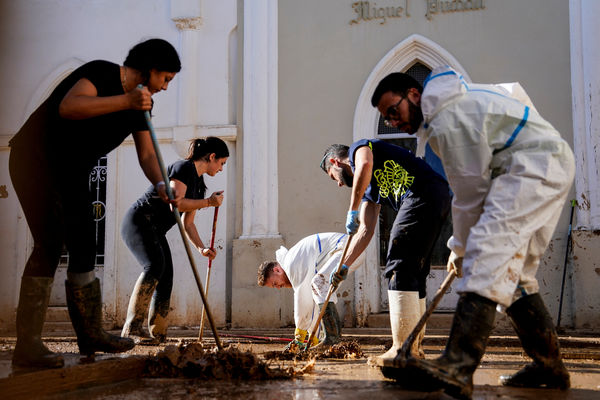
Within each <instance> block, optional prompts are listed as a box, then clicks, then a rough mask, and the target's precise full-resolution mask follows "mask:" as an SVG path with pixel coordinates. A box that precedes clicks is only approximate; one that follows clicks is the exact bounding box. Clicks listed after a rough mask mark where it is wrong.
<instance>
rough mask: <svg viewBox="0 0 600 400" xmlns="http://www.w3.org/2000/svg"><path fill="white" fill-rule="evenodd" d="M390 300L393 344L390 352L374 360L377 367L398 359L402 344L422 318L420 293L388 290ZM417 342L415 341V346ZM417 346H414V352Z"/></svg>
mask: <svg viewBox="0 0 600 400" xmlns="http://www.w3.org/2000/svg"><path fill="white" fill-rule="evenodd" d="M388 300H389V306H390V326H391V328H392V340H393V344H392V347H391V348H390V349H389V350H388V351H386V352H385V353H384V354H382V355H380V356H378V357H376V358H375V360H373V361H374V363H375V365H379V366H382V365H383V363H384V360H386V359H389V360H390V361H391V360H393V359H394V358H395V357H396V355H397V354H398V350H400V348H402V344H403V343H404V341H405V340H406V338H407V337H408V335H410V332H411V331H412V330H413V328H414V327H415V325H417V322H419V318H421V307H420V305H419V292H405V291H399V290H388ZM416 342H417V341H416V340H415V345H416ZM415 345H413V350H412V351H413V352H414V349H415Z"/></svg>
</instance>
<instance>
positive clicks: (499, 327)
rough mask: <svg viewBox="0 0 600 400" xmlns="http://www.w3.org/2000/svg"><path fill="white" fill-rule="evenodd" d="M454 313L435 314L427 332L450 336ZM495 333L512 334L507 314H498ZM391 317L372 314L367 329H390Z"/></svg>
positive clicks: (368, 318) (428, 322) (428, 324)
mask: <svg viewBox="0 0 600 400" xmlns="http://www.w3.org/2000/svg"><path fill="white" fill-rule="evenodd" d="M453 317H454V313H453V312H445V311H444V312H434V313H433V314H431V317H429V320H428V321H427V328H426V329H427V332H428V333H434V334H440V335H442V334H449V333H450V328H451V326H452V318H453ZM494 324H495V326H494V333H510V332H513V328H512V326H511V324H510V321H509V320H508V318H507V317H506V314H501V313H496V319H495V321H494ZM389 326H390V316H389V313H387V312H383V313H377V314H370V315H369V316H368V317H367V327H369V328H389Z"/></svg>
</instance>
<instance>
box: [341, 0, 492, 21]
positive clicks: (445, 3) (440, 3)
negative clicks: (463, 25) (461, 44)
mask: <svg viewBox="0 0 600 400" xmlns="http://www.w3.org/2000/svg"><path fill="white" fill-rule="evenodd" d="M411 1H416V0H396V1H387V2H385V0H381V1H380V2H375V1H356V2H353V3H352V11H353V12H354V14H355V15H354V18H353V19H352V20H350V25H356V24H360V23H361V22H378V23H379V24H380V25H383V24H385V23H386V22H388V21H390V20H393V19H399V18H402V17H404V18H409V17H410V16H411V13H410V10H409V8H410V4H411ZM422 1H425V6H426V7H425V9H426V12H425V18H427V20H428V21H431V20H433V17H434V16H435V15H437V14H447V13H454V12H466V11H479V10H484V9H485V3H484V0H422Z"/></svg>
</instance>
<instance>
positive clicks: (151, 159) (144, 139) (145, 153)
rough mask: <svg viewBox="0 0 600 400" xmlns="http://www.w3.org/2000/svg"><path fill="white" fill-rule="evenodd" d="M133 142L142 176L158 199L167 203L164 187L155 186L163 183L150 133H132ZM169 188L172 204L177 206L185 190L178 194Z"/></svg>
mask: <svg viewBox="0 0 600 400" xmlns="http://www.w3.org/2000/svg"><path fill="white" fill-rule="evenodd" d="M133 140H134V142H135V150H136V151H137V156H138V162H139V164H140V167H142V171H144V175H146V178H148V180H149V181H150V182H151V183H152V184H153V185H154V186H155V187H156V190H157V191H158V195H159V196H160V198H161V199H162V200H163V201H164V202H169V197H168V196H167V191H166V186H165V185H158V186H157V185H156V184H157V183H159V182H163V176H162V172H161V171H160V166H159V164H158V157H157V156H156V152H155V151H154V146H153V144H152V137H151V136H150V131H139V132H134V133H133ZM171 188H172V189H173V192H174V193H173V196H174V197H175V200H173V203H175V204H177V202H178V201H179V200H180V199H181V197H182V196H184V195H185V190H184V191H181V192H180V191H178V190H177V188H176V187H174V186H173V185H172V186H171Z"/></svg>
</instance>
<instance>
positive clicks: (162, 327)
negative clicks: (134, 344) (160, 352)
mask: <svg viewBox="0 0 600 400" xmlns="http://www.w3.org/2000/svg"><path fill="white" fill-rule="evenodd" d="M169 306H170V301H169V299H166V300H165V299H159V298H158V296H157V293H154V296H153V297H152V302H151V303H150V311H149V313H148V330H149V331H150V339H149V340H145V341H143V342H142V343H146V342H148V343H156V344H158V343H164V342H165V341H166V340H167V328H168V327H169V323H168V321H167V316H168V315H169Z"/></svg>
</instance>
